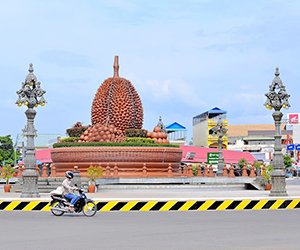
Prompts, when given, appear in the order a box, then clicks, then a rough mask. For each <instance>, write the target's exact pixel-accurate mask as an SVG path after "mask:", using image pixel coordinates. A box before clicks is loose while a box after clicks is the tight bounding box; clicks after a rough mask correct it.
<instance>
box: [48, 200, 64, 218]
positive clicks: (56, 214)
mask: <svg viewBox="0 0 300 250" xmlns="http://www.w3.org/2000/svg"><path fill="white" fill-rule="evenodd" d="M53 208H54V209H53ZM55 208H63V206H61V204H60V203H59V202H56V203H54V204H53V206H52V208H51V213H52V214H54V215H55V216H62V215H63V214H64V213H65V212H63V211H58V210H55Z"/></svg>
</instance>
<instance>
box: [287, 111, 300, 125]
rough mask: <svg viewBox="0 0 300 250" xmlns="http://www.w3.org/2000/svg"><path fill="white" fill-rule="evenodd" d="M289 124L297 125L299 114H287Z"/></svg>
mask: <svg viewBox="0 0 300 250" xmlns="http://www.w3.org/2000/svg"><path fill="white" fill-rule="evenodd" d="M288 120H289V124H299V113H289V114H288Z"/></svg>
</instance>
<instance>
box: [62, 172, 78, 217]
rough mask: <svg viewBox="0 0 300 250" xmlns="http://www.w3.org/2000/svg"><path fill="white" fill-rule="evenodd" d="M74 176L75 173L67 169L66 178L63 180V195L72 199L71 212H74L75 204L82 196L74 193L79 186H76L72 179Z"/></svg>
mask: <svg viewBox="0 0 300 250" xmlns="http://www.w3.org/2000/svg"><path fill="white" fill-rule="evenodd" d="M73 177H74V174H73V173H72V172H71V171H66V179H65V180H64V181H63V182H62V187H63V196H64V197H65V198H66V199H68V200H71V201H70V206H69V211H70V212H74V204H75V203H76V201H78V200H79V199H80V196H78V195H76V194H74V191H75V190H77V189H78V188H77V187H75V186H74V184H73V183H72V181H71V180H72V179H73Z"/></svg>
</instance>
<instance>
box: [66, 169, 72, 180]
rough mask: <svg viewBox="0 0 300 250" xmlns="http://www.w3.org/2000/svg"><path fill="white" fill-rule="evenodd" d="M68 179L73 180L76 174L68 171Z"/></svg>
mask: <svg viewBox="0 0 300 250" xmlns="http://www.w3.org/2000/svg"><path fill="white" fill-rule="evenodd" d="M66 177H67V178H69V179H73V177H74V174H73V173H72V172H71V171H67V172H66Z"/></svg>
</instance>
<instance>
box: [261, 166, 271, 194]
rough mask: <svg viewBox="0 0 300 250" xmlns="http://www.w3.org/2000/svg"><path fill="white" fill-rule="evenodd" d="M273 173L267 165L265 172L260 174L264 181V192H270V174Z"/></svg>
mask: <svg viewBox="0 0 300 250" xmlns="http://www.w3.org/2000/svg"><path fill="white" fill-rule="evenodd" d="M272 172H273V166H272V165H268V166H267V167H266V170H265V171H264V172H263V173H262V176H263V178H264V180H265V190H271V188H272V184H271V173H272Z"/></svg>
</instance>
